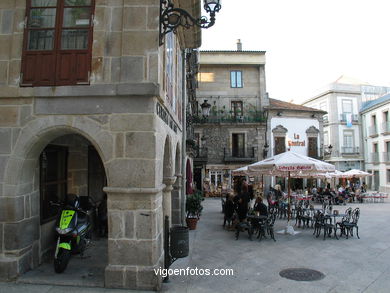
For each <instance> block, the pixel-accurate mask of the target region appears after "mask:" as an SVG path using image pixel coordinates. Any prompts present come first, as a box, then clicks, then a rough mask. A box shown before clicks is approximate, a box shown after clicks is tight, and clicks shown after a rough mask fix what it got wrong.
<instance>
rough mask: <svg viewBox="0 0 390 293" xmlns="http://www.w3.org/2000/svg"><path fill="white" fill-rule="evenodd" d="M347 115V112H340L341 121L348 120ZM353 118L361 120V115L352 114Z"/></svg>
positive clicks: (355, 120) (354, 120)
mask: <svg viewBox="0 0 390 293" xmlns="http://www.w3.org/2000/svg"><path fill="white" fill-rule="evenodd" d="M347 115H348V114H346V113H343V114H340V121H341V122H346V121H347ZM351 119H352V121H353V122H357V121H359V115H357V114H351Z"/></svg>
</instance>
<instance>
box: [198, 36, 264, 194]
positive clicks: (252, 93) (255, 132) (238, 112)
mask: <svg viewBox="0 0 390 293" xmlns="http://www.w3.org/2000/svg"><path fill="white" fill-rule="evenodd" d="M199 64H200V70H199V71H200V72H199V76H198V77H199V78H198V82H199V85H198V89H197V106H196V107H197V112H198V116H197V117H196V120H195V124H194V125H195V143H196V145H197V146H198V153H197V156H196V157H195V159H194V180H195V181H196V184H197V187H198V188H202V182H203V180H204V179H205V178H208V179H210V181H211V186H213V187H215V188H218V186H222V184H223V183H226V184H227V187H228V188H229V187H231V185H232V175H231V171H232V170H234V169H236V168H239V167H242V166H244V165H248V164H250V163H253V162H256V161H258V160H261V159H262V158H263V157H262V154H263V151H262V150H263V147H264V142H265V141H266V139H265V135H266V127H267V123H266V119H267V118H266V114H265V112H264V110H265V108H264V107H265V106H268V103H269V101H268V96H267V93H266V82H265V52H264V51H243V50H242V45H241V43H240V42H239V43H238V47H237V51H201V52H200V61H199ZM205 100H206V101H207V103H208V104H210V106H211V109H210V115H209V117H202V114H201V113H202V112H201V105H202V104H203V103H204V101H205Z"/></svg>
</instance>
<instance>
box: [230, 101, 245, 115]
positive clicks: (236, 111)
mask: <svg viewBox="0 0 390 293" xmlns="http://www.w3.org/2000/svg"><path fill="white" fill-rule="evenodd" d="M231 107H232V115H233V116H234V117H237V116H241V115H242V111H243V107H242V102H241V101H232V102H231Z"/></svg>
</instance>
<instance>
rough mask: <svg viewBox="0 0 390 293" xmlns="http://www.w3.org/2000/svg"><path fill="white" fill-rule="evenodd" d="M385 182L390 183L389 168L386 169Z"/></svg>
mask: <svg viewBox="0 0 390 293" xmlns="http://www.w3.org/2000/svg"><path fill="white" fill-rule="evenodd" d="M386 178H387V183H390V169H387V170H386Z"/></svg>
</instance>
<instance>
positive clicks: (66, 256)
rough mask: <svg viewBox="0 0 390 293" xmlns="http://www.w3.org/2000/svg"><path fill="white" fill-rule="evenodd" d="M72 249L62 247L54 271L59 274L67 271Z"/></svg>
mask: <svg viewBox="0 0 390 293" xmlns="http://www.w3.org/2000/svg"><path fill="white" fill-rule="evenodd" d="M70 256H71V253H70V250H66V249H60V250H59V251H58V254H57V258H55V259H54V271H55V272H56V273H57V274H59V273H62V272H63V271H65V269H66V266H67V265H68V262H69V260H70Z"/></svg>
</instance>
